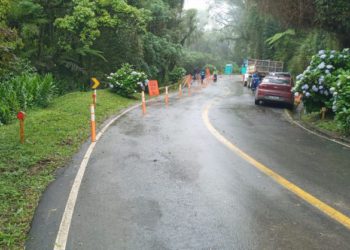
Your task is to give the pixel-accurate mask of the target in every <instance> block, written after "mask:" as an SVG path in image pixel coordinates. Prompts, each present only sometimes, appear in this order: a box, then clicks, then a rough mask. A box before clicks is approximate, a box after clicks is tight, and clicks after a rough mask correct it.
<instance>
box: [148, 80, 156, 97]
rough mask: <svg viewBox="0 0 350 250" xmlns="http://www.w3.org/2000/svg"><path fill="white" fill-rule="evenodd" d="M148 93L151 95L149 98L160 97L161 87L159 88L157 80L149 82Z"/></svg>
mask: <svg viewBox="0 0 350 250" xmlns="http://www.w3.org/2000/svg"><path fill="white" fill-rule="evenodd" d="M148 93H149V96H158V95H159V87H158V81H157V80H149V82H148Z"/></svg>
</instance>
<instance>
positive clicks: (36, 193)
mask: <svg viewBox="0 0 350 250" xmlns="http://www.w3.org/2000/svg"><path fill="white" fill-rule="evenodd" d="M97 98H98V99H97V100H98V104H97V109H96V120H97V124H100V123H101V122H102V121H103V120H105V119H106V118H107V117H108V116H110V115H112V114H115V113H116V112H118V111H120V110H121V109H123V108H125V107H127V106H129V105H131V104H132V103H134V102H135V101H134V100H128V99H125V98H122V97H120V96H117V95H115V94H113V93H110V92H109V91H108V90H101V91H98V97H97ZM90 103H91V92H90V93H86V92H85V93H82V92H75V93H70V94H67V95H65V96H61V97H58V98H56V99H55V100H54V101H53V103H52V104H51V105H50V106H49V107H48V108H46V109H33V110H30V111H28V113H27V119H26V120H25V133H26V142H25V144H24V145H21V144H20V143H19V125H18V122H13V123H12V124H10V125H7V126H0V200H1V202H0V249H20V248H22V247H23V244H24V242H25V239H26V234H27V232H28V230H29V227H30V222H31V220H32V217H33V214H34V210H35V208H36V206H37V204H38V201H39V198H40V196H41V194H42V192H43V191H44V190H45V188H46V187H47V185H48V184H49V183H50V182H51V181H52V180H53V179H54V171H55V169H57V168H59V167H62V166H64V165H65V164H66V163H67V161H68V160H69V159H70V158H71V157H72V156H73V155H74V153H76V152H77V151H78V149H79V147H80V146H81V145H82V143H83V142H84V141H86V140H87V138H88V136H89V132H90V114H89V112H90V111H89V105H90Z"/></svg>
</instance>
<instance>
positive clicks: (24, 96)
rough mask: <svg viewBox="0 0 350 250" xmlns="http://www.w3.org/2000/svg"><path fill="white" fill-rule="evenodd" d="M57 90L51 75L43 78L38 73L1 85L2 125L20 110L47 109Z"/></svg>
mask: <svg viewBox="0 0 350 250" xmlns="http://www.w3.org/2000/svg"><path fill="white" fill-rule="evenodd" d="M55 89H56V87H55V85H54V82H53V78H52V75H50V74H47V75H44V76H43V77H41V76H40V75H38V74H36V73H23V74H21V75H18V76H14V77H13V78H10V79H9V80H7V81H4V82H2V83H0V96H1V98H2V101H1V102H0V125H1V124H6V123H9V122H10V121H11V120H12V119H13V118H14V117H15V114H16V112H18V111H19V110H22V111H26V110H27V108H30V107H34V106H38V107H47V106H48V105H49V103H50V102H51V100H52V98H53V96H54V94H55Z"/></svg>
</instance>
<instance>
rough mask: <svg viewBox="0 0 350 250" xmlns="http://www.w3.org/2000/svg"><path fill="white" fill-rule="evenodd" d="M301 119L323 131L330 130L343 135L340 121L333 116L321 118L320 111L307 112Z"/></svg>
mask: <svg viewBox="0 0 350 250" xmlns="http://www.w3.org/2000/svg"><path fill="white" fill-rule="evenodd" d="M301 120H302V121H303V122H306V123H308V124H310V125H312V126H313V127H316V128H318V129H320V130H321V131H326V132H330V133H333V134H337V135H343V134H342V130H341V129H340V127H339V125H338V123H337V122H336V121H335V120H334V118H333V117H326V118H325V119H324V120H322V119H321V115H320V113H319V112H314V113H310V114H305V115H302V116H301Z"/></svg>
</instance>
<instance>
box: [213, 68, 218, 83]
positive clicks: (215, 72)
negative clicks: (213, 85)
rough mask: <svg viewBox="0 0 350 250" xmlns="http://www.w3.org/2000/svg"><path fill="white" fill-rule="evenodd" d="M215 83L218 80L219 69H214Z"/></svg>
mask: <svg viewBox="0 0 350 250" xmlns="http://www.w3.org/2000/svg"><path fill="white" fill-rule="evenodd" d="M213 74H214V82H216V81H217V80H218V70H217V69H214V72H213Z"/></svg>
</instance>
